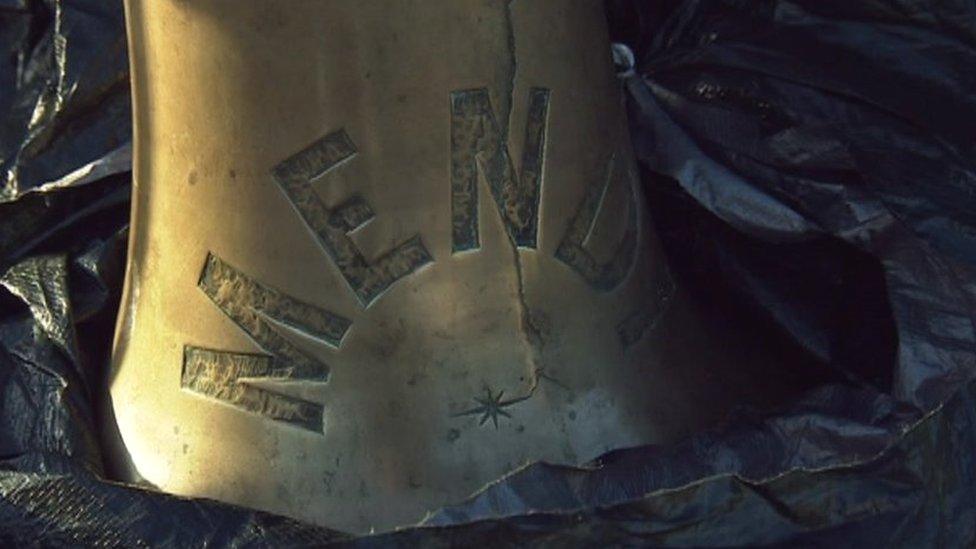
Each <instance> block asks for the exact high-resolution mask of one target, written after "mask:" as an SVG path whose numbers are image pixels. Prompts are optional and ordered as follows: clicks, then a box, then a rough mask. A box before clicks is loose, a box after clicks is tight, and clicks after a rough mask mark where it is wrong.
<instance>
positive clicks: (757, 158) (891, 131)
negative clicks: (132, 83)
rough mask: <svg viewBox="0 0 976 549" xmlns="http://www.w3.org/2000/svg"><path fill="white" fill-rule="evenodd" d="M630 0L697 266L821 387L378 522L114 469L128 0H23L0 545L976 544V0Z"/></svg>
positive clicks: (5, 223)
mask: <svg viewBox="0 0 976 549" xmlns="http://www.w3.org/2000/svg"><path fill="white" fill-rule="evenodd" d="M607 6H608V15H609V17H610V21H611V28H612V31H613V33H614V36H615V39H616V40H618V41H619V42H623V43H626V44H628V45H629V46H630V48H631V49H632V51H633V52H634V53H635V57H636V60H637V61H636V65H635V66H634V67H633V68H632V69H633V70H628V67H623V68H622V74H623V75H624V76H623V77H622V83H623V86H624V88H625V90H626V92H627V96H628V103H629V107H630V112H631V125H632V133H633V138H634V143H635V147H636V150H637V152H638V156H639V158H640V159H641V161H642V163H643V166H644V169H645V173H644V176H645V178H644V179H645V183H646V187H647V190H648V196H649V203H650V207H651V209H652V212H653V215H654V218H655V223H656V224H657V227H658V231H659V232H660V234H661V235H662V239H663V241H664V244H665V247H666V249H667V252H668V255H669V258H670V260H671V261H672V263H673V265H674V268H675V272H676V273H677V274H676V276H679V277H680V278H681V280H682V282H683V284H684V285H685V286H686V287H688V288H690V289H692V291H693V293H694V294H695V296H696V299H698V300H699V302H700V303H702V304H704V306H705V307H707V308H709V310H710V311H711V312H712V314H714V315H718V316H725V317H728V318H733V319H737V320H738V322H737V323H736V324H738V325H740V326H741V329H742V330H745V331H744V332H743V333H742V336H743V337H749V338H752V339H756V338H759V339H760V340H765V341H767V342H768V345H769V346H771V347H775V348H776V349H778V351H777V354H776V356H779V357H782V358H781V360H780V361H779V362H778V363H775V364H770V365H769V368H770V372H771V373H776V374H777V375H783V373H784V372H787V373H788V374H789V375H792V376H797V378H798V379H802V380H805V382H806V383H808V385H809V387H810V388H809V391H807V392H806V393H805V394H804V395H803V397H802V398H800V399H798V400H797V401H796V402H791V403H790V404H789V405H788V406H785V407H782V408H780V409H777V410H776V411H775V413H768V414H761V413H759V412H757V411H752V410H741V411H739V412H737V413H736V414H734V415H733V416H732V417H730V418H728V420H727V421H726V422H725V423H724V425H723V426H722V427H721V428H719V429H716V430H714V431H711V432H707V433H702V434H700V435H698V436H695V437H693V438H692V439H690V440H688V441H686V442H685V443H682V444H679V445H676V446H673V447H644V448H634V449H626V450H620V451H617V452H614V453H612V454H609V455H607V456H604V457H603V458H601V459H600V460H598V462H597V463H596V464H595V467H592V468H586V469H576V468H567V467H555V466H550V465H546V464H535V465H531V466H529V467H527V468H525V469H523V470H521V471H518V472H516V473H515V474H513V475H511V476H509V477H506V478H505V479H501V480H500V481H498V482H497V483H494V484H492V485H491V486H489V487H488V488H486V489H485V490H484V491H483V492H482V493H480V494H478V495H477V496H475V497H474V498H473V499H471V500H470V501H468V502H466V503H463V504H460V505H457V506H453V507H450V508H446V509H444V510H441V511H440V512H438V513H435V514H434V515H432V516H431V517H429V519H428V520H427V521H426V525H425V526H424V527H418V528H413V529H408V530H405V531H401V532H396V533H392V534H386V535H382V536H377V537H366V538H358V539H357V538H351V537H347V536H343V535H341V534H337V533H334V532H330V531H328V530H325V529H322V528H316V527H311V526H307V525H303V524H299V523H296V522H294V521H291V520H287V519H282V518H279V517H274V516H270V515H267V514H263V513H259V512H255V511H251V510H246V509H241V508H236V507H231V506H227V505H222V504H217V503H213V502H209V501H201V500H190V499H184V498H176V497H172V496H167V495H163V494H158V493H155V492H152V491H150V490H146V489H140V488H134V487H125V486H121V485H116V484H112V483H110V482H106V481H105V480H103V479H104V478H106V476H111V471H108V472H106V471H105V470H104V469H103V465H102V458H101V452H102V450H101V448H100V444H99V439H98V436H97V433H96V432H95V429H94V426H95V425H97V423H98V422H97V418H96V410H98V409H99V408H98V394H99V391H98V389H99V384H100V381H101V380H102V378H103V375H104V369H105V365H106V361H107V355H108V349H109V346H110V343H111V336H112V329H113V325H114V317H115V311H116V308H117V303H118V297H119V290H120V285H121V280H122V272H123V267H124V259H125V258H124V254H125V226H126V223H127V220H128V193H129V175H128V165H129V154H130V153H129V151H130V149H129V145H128V143H129V126H130V117H129V99H128V84H127V67H126V63H125V40H124V33H123V26H122V11H121V5H120V2H117V1H114V0H113V1H108V2H106V1H105V0H75V1H67V0H63V1H62V0H0V51H3V52H4V53H5V54H6V55H4V56H3V58H2V60H0V112H2V113H3V116H2V119H0V120H2V122H0V166H2V170H0V173H2V174H3V175H2V179H0V273H3V275H2V278H0V283H2V285H3V288H4V290H0V459H2V463H3V467H2V471H0V542H3V543H5V544H7V543H9V544H17V545H24V544H45V545H94V544H103V545H122V546H141V545H151V546H174V547H182V546H190V545H192V546H195V545H202V544H203V543H208V544H211V545H215V546H229V545H235V546H236V545H261V544H271V545H282V544H291V545H302V544H309V545H312V544H324V543H329V542H334V543H347V544H350V545H373V544H375V545H381V546H384V545H401V544H402V545H410V546H413V545H416V544H429V545H438V544H440V545H476V544H477V545H483V544H486V543H491V544H493V545H497V546H506V545H516V544H525V543H529V542H534V543H540V544H543V543H545V544H553V545H556V544H558V545H559V546H589V545H593V544H594V540H596V539H599V540H600V542H599V543H600V544H601V545H605V544H623V545H676V546H730V545H790V546H795V545H805V546H811V545H812V546H821V545H833V546H894V547H919V546H938V547H971V546H974V545H976V504H974V502H976V463H974V461H976V451H974V450H976V383H974V382H973V381H972V380H973V374H974V369H976V323H974V311H976V307H974V306H973V305H974V303H976V213H974V212H976V133H974V132H973V128H976V95H974V94H973V93H972V91H973V90H974V89H976V5H973V4H972V2H964V1H962V0H945V1H942V2H938V3H936V2H920V1H909V0H884V1H882V0H867V1H863V2H840V1H837V0H795V1H752V2H745V1H736V0H715V1H709V2H706V1H684V2H682V1H669V2H641V1H637V0H610V1H608V2H607ZM715 367H716V368H721V367H722V365H721V364H716V365H715ZM39 540H40V541H39Z"/></svg>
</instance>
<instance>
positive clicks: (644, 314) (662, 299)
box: [617, 267, 677, 349]
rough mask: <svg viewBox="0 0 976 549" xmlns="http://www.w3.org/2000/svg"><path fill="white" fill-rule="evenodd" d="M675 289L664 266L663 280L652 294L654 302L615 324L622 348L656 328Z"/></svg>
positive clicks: (672, 280) (627, 346) (667, 307)
mask: <svg viewBox="0 0 976 549" xmlns="http://www.w3.org/2000/svg"><path fill="white" fill-rule="evenodd" d="M676 291H677V288H676V286H675V284H674V279H673V278H671V273H670V271H669V270H667V267H665V281H664V282H663V283H662V284H661V285H660V286H658V289H657V292H655V295H654V303H652V304H649V305H646V306H644V307H641V308H640V309H638V310H636V311H634V312H633V313H631V314H630V315H628V316H627V318H625V319H624V320H623V322H621V323H620V324H618V325H617V335H618V336H619V337H620V344H621V346H622V347H623V348H624V349H628V348H630V347H633V346H634V345H635V344H637V342H639V341H640V340H641V339H643V338H644V336H645V335H647V334H648V333H650V332H651V331H653V330H654V329H655V328H657V326H658V324H660V323H661V319H663V318H664V315H665V314H666V313H667V312H668V309H669V307H670V305H671V300H672V299H673V298H674V294H675V292H676Z"/></svg>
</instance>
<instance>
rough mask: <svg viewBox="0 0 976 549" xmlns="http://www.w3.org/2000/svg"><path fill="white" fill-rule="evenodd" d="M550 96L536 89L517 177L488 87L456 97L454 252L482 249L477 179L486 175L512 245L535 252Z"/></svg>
mask: <svg viewBox="0 0 976 549" xmlns="http://www.w3.org/2000/svg"><path fill="white" fill-rule="evenodd" d="M549 100H550V91H549V90H548V89H545V88H533V89H532V90H531V91H530V93H529V113H528V120H527V121H526V124H525V147H524V150H523V152H522V167H521V172H520V174H519V175H518V176H516V174H515V168H514V166H513V165H512V159H511V156H510V155H509V150H508V144H507V140H508V136H507V135H502V132H501V130H500V128H499V125H498V121H497V119H496V117H495V111H494V109H493V108H492V105H491V99H490V97H489V95H488V90H487V89H486V88H479V89H474V90H463V91H456V92H454V93H452V94H451V216H452V237H453V240H452V243H453V251H454V253H458V252H463V251H467V250H473V249H477V248H480V247H481V238H480V235H479V229H478V213H479V212H478V174H479V172H480V173H481V174H482V175H483V176H484V178H485V180H486V181H487V183H488V188H489V190H490V191H491V195H492V197H493V198H494V199H495V204H496V205H497V208H498V212H499V214H500V215H501V217H502V220H503V222H504V223H505V227H506V229H507V231H508V234H509V236H510V237H511V238H512V241H513V242H515V244H516V245H517V246H519V247H523V248H535V247H536V244H537V239H538V226H539V221H538V218H539V196H540V193H541V186H542V175H543V173H542V172H543V167H544V161H545V150H546V126H547V124H548V118H549Z"/></svg>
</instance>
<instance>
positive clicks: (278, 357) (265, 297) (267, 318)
mask: <svg viewBox="0 0 976 549" xmlns="http://www.w3.org/2000/svg"><path fill="white" fill-rule="evenodd" d="M198 286H199V288H200V289H201V290H202V291H203V292H204V293H205V294H206V295H207V297H209V298H210V300H211V301H212V302H213V303H214V305H216V306H217V308H218V309H220V310H221V311H222V312H223V313H224V314H225V315H227V317H228V318H230V319H231V320H233V321H234V322H235V323H236V324H237V325H238V326H239V327H240V328H241V329H242V330H244V332H245V333H247V334H248V335H249V336H250V337H251V339H252V340H253V341H254V342H255V343H256V344H257V345H258V346H259V347H260V348H261V350H262V351H264V352H265V353H267V355H249V354H240V353H232V352H223V351H216V350H209V349H200V348H197V347H192V346H187V347H185V348H184V357H183V376H182V386H183V388H185V389H188V390H190V391H193V392H196V393H199V394H202V395H204V396H208V397H211V398H215V399H218V400H221V401H224V402H226V403H228V404H230V405H232V406H235V407H238V408H241V409H243V410H246V411H249V412H254V413H258V414H261V415H263V416H265V417H268V418H270V419H273V420H276V421H283V422H286V423H290V424H293V425H295V426H298V427H302V428H304V429H309V430H312V431H318V432H321V431H322V413H321V412H322V406H321V405H320V404H316V403H313V402H308V401H304V400H301V399H297V398H293V397H289V396H286V395H282V394H278V393H275V392H273V391H269V390H266V389H263V388H259V387H256V386H254V385H251V384H249V383H248V382H247V379H248V378H251V379H254V378H265V379H274V380H283V381H297V380H307V381H317V382H325V381H327V380H328V377H329V368H328V366H327V365H325V364H322V363H321V362H319V361H318V360H316V359H314V358H312V357H310V356H308V355H307V354H306V353H304V352H303V351H301V350H300V349H298V347H296V346H295V345H294V344H293V343H292V342H291V341H289V340H288V339H287V338H286V337H285V336H283V335H282V331H283V330H291V331H293V332H297V333H299V334H302V335H304V336H306V337H309V338H312V339H315V340H318V341H320V342H322V343H324V344H326V345H329V346H332V347H336V348H338V347H339V346H340V345H341V343H342V340H343V338H344V337H345V335H346V332H347V331H348V330H349V327H350V326H351V322H350V321H349V320H346V319H345V318H342V317H340V316H338V315H336V314H334V313H331V312H329V311H326V310H323V309H320V308H318V307H316V306H314V305H309V304H307V303H303V302H301V301H298V300H296V299H294V298H292V297H290V296H288V295H285V294H284V293H282V292H279V291H277V290H274V289H271V288H268V287H265V286H263V285H261V284H259V283H257V282H255V281H254V280H252V279H251V278H250V277H248V276H247V275H245V274H244V273H242V272H240V271H239V270H237V269H236V268H234V267H232V266H231V265H229V264H227V263H225V262H224V261H223V260H221V259H220V258H219V257H217V256H216V255H214V254H209V255H208V257H207V262H206V264H205V266H204V269H203V273H202V274H201V276H200V281H199V284H198Z"/></svg>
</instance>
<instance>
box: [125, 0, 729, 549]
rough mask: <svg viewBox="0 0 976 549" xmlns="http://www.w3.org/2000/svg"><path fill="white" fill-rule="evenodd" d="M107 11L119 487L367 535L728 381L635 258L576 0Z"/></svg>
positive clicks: (579, 452)
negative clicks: (126, 257)
mask: <svg viewBox="0 0 976 549" xmlns="http://www.w3.org/2000/svg"><path fill="white" fill-rule="evenodd" d="M127 16H128V22H129V23H128V24H129V39H130V45H131V47H130V52H131V53H130V54H131V59H132V62H133V67H132V75H133V92H134V109H135V130H136V137H135V139H136V142H135V161H136V165H135V170H136V172H135V179H136V190H135V196H134V213H133V225H132V233H131V242H130V264H129V269H128V276H127V287H126V296H125V298H124V302H123V311H122V314H121V317H120V319H119V329H118V334H117V338H116V347H115V353H114V365H113V374H112V380H111V395H112V411H113V413H114V416H115V420H116V421H117V429H118V433H119V434H120V437H121V438H120V440H121V445H122V447H123V448H124V451H123V453H124V454H125V456H126V458H125V459H126V460H127V461H126V467H127V469H126V475H127V476H128V478H129V479H132V480H135V479H145V480H147V481H149V482H151V483H153V484H155V485H157V486H159V487H160V488H161V489H164V490H167V491H171V492H175V493H179V494H188V495H199V496H208V497H212V498H216V499H220V500H224V501H228V502H233V503H238V504H243V505H249V506H253V507H257V508H261V509H266V510H269V511H274V512H278V513H284V514H287V515H291V516H294V517H297V518H300V519H305V520H309V521H314V522H318V523H321V524H325V525H328V526H333V527H339V528H344V529H350V530H358V531H362V530H368V529H370V528H378V529H386V528H390V527H393V526H396V525H400V524H406V523H411V522H415V521H417V520H419V519H421V518H422V517H423V515H424V513H425V512H426V511H427V510H430V509H434V508H436V507H438V506H441V505H444V504H447V503H451V502H457V501H459V500H461V499H463V498H464V497H465V496H467V495H469V494H470V493H472V492H473V491H475V490H477V489H478V488H479V487H481V486H483V485H484V484H485V483H486V482H489V481H491V480H492V479H495V478H497V477H499V476H500V475H502V474H504V473H506V472H508V471H510V470H512V469H514V468H516V467H518V466H519V465H521V464H523V463H525V462H528V461H536V460H549V461H552V462H558V463H567V464H579V463H582V462H585V461H587V460H589V459H591V458H593V457H595V456H597V455H599V454H600V453H602V452H604V451H606V450H609V449H612V448H616V447H621V446H627V445H634V444H640V443H647V442H657V441H668V440H673V439H674V438H675V437H676V436H679V435H681V434H684V433H687V432H689V431H690V430H693V429H695V428H698V427H700V426H702V425H704V424H707V423H708V422H709V421H711V420H712V419H713V418H715V417H716V416H717V414H719V413H721V411H724V410H726V409H727V407H728V405H729V403H730V402H733V401H734V400H735V399H736V398H738V397H739V396H740V395H738V394H737V393H736V392H735V391H734V390H732V389H729V388H728V387H720V388H715V385H716V384H719V385H727V384H731V385H734V384H735V382H736V381H737V378H736V377H735V373H731V374H723V375H724V376H725V377H722V378H721V379H716V377H715V375H714V373H713V372H709V368H708V364H710V363H711V362H712V360H713V359H714V358H715V357H717V356H727V355H728V354H729V353H728V349H725V348H715V347H714V344H711V343H709V337H708V335H707V333H706V332H705V331H704V330H705V328H703V327H702V326H700V324H699V321H698V320H697V319H696V318H697V317H696V316H695V313H694V310H693V309H692V308H691V307H690V306H688V305H685V304H684V300H683V298H682V294H681V292H680V291H678V289H677V286H676V285H675V282H674V280H672V277H671V275H670V274H669V271H668V268H667V266H666V264H665V262H664V260H663V257H662V255H661V254H660V252H659V250H658V247H657V243H656V240H655V236H654V234H653V232H652V229H651V224H650V219H649V218H648V216H647V214H646V211H645V207H644V198H643V196H642V193H641V188H640V186H639V183H638V177H637V173H636V167H635V164H634V160H633V154H632V151H631V150H630V142H629V138H628V135H627V131H626V124H625V121H624V118H623V110H622V105H621V95H620V90H619V85H618V83H617V82H616V80H615V78H614V76H613V74H612V69H611V65H610V62H609V47H608V40H607V36H606V29H605V23H604V19H603V13H602V2H600V1H598V0H539V1H536V0H531V1H530V0H525V1H518V0H516V1H510V2H509V1H502V0H451V1H446V0H445V1H432V0H369V1H364V0H289V1H287V2H282V1H281V0H128V1H127ZM703 386H705V387H703Z"/></svg>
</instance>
